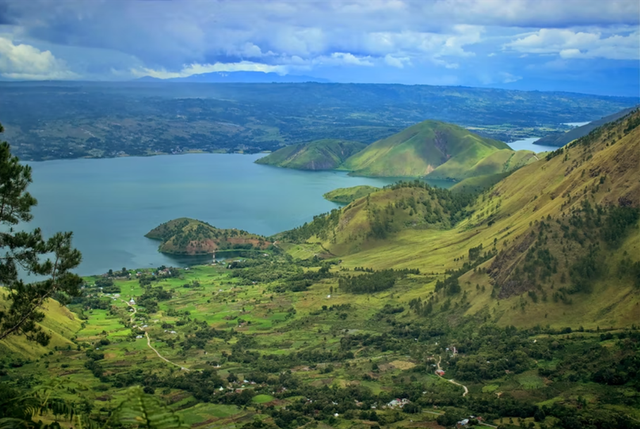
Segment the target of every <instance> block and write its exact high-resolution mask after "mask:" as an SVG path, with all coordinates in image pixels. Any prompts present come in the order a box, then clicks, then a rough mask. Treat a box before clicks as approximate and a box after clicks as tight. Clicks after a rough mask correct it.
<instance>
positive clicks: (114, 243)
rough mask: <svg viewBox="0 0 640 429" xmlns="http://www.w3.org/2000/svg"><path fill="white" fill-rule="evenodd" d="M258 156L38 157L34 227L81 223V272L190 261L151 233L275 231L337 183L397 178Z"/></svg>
mask: <svg viewBox="0 0 640 429" xmlns="http://www.w3.org/2000/svg"><path fill="white" fill-rule="evenodd" d="M261 156H264V155H263V154H256V155H227V154H193V155H182V156H156V157H148V158H144V157H142V158H114V159H76V160H58V161H46V162H37V163H30V165H31V166H32V167H33V181H34V183H33V184H32V185H31V186H30V188H29V189H30V192H31V193H32V194H33V195H34V196H35V197H36V198H37V199H38V202H39V204H38V206H37V207H35V209H34V211H33V213H34V221H33V222H32V225H33V226H40V227H41V228H42V229H43V232H44V233H45V235H46V236H49V235H50V234H52V233H54V232H56V231H73V232H74V245H75V246H76V247H77V248H78V249H79V250H80V251H81V252H82V254H83V262H82V264H81V265H80V267H79V269H78V272H79V273H80V274H82V275H87V274H99V273H104V272H106V271H107V270H109V269H110V268H111V269H118V270H119V269H121V268H122V267H127V268H140V267H149V266H160V265H162V264H166V265H173V266H176V265H184V264H187V263H188V262H192V260H185V259H184V258H183V259H176V258H173V257H169V256H166V255H163V254H161V253H159V252H158V251H157V249H158V244H159V243H158V242H157V241H153V240H150V239H147V238H145V237H144V234H146V233H147V232H148V231H149V230H151V229H152V228H154V227H156V226H157V225H159V224H160V223H162V222H166V221H168V220H171V219H174V218H177V217H183V216H184V217H192V218H196V219H200V220H203V221H206V222H209V223H210V224H212V225H214V226H216V227H219V228H240V229H244V230H247V231H250V232H254V233H258V234H264V235H271V234H274V233H277V232H280V231H283V230H287V229H291V228H294V227H296V226H298V225H301V224H303V223H304V222H307V221H310V220H311V219H313V216H314V215H317V214H320V213H324V212H327V211H330V210H331V209H334V208H336V207H338V206H337V205H336V204H334V203H331V202H329V201H326V200H325V199H324V198H322V195H323V194H324V193H325V192H328V191H330V190H332V189H335V188H340V187H348V186H355V185H372V186H384V185H386V184H389V183H392V182H393V181H394V180H392V179H375V178H364V177H350V176H347V174H346V173H344V172H335V171H322V172H310V171H296V170H289V169H281V168H275V167H269V166H264V165H258V164H254V162H253V161H255V160H256V159H257V158H259V157H261Z"/></svg>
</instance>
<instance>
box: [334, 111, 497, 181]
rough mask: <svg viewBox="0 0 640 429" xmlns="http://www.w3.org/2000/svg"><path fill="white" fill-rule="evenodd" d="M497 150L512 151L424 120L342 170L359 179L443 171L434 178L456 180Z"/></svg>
mask: <svg viewBox="0 0 640 429" xmlns="http://www.w3.org/2000/svg"><path fill="white" fill-rule="evenodd" d="M498 150H510V149H509V146H507V145H506V144H505V143H502V142H499V141H497V140H492V139H488V138H484V137H480V136H478V135H477V134H473V133H471V132H470V131H468V130H465V129H464V128H461V127H458V126H456V125H452V124H447V123H444V122H438V121H424V122H420V123H419V124H416V125H413V126H411V127H409V128H407V129H405V130H403V131H401V132H399V133H397V134H394V135H392V136H390V137H387V138H386V139H382V140H379V141H377V142H375V143H372V144H371V145H369V146H368V147H367V148H366V149H364V150H363V151H362V152H359V153H357V154H355V155H353V156H352V157H350V158H349V159H347V161H346V162H345V163H344V164H343V165H342V166H341V167H340V168H341V169H344V170H348V171H351V172H352V173H353V174H356V175H359V176H386V177H422V176H426V175H429V174H430V173H432V172H434V170H435V171H438V170H437V169H438V168H442V169H444V170H446V174H444V175H442V174H440V175H437V177H436V176H433V178H446V179H455V178H460V177H461V174H463V173H464V172H465V171H467V170H469V169H470V168H471V167H473V166H474V165H475V164H477V163H478V162H479V161H480V160H481V159H483V158H485V157H486V156H489V155H490V154H492V153H493V152H495V151H498ZM446 166H449V167H446ZM429 177H431V176H429Z"/></svg>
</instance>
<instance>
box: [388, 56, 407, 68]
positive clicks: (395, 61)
mask: <svg viewBox="0 0 640 429" xmlns="http://www.w3.org/2000/svg"><path fill="white" fill-rule="evenodd" d="M384 62H385V64H386V65H388V66H391V67H396V68H399V69H402V68H404V66H405V64H407V65H411V58H409V57H394V56H393V55H391V54H387V55H385V56H384Z"/></svg>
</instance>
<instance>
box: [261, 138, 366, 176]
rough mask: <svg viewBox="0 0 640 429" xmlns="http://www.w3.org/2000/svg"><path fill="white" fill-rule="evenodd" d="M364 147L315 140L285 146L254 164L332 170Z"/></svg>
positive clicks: (341, 142)
mask: <svg viewBox="0 0 640 429" xmlns="http://www.w3.org/2000/svg"><path fill="white" fill-rule="evenodd" d="M365 147H366V145H365V144H364V143H360V142H355V141H348V140H332V139H323V140H316V141H313V142H309V143H303V144H295V145H291V146H285V147H283V148H281V149H278V150H277V151H275V152H273V153H271V154H269V155H267V156H265V157H264V158H260V159H258V160H257V161H256V163H257V164H265V165H273V166H275V167H286V168H294V169H297V170H333V169H335V168H337V167H338V166H340V164H342V163H343V162H344V161H345V160H346V159H347V158H349V157H350V156H351V155H353V154H355V153H358V152H360V151H361V150H362V149H364V148H365Z"/></svg>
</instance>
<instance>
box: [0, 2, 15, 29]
mask: <svg viewBox="0 0 640 429" xmlns="http://www.w3.org/2000/svg"><path fill="white" fill-rule="evenodd" d="M15 23H16V21H15V19H14V17H13V15H12V14H11V11H10V10H9V4H8V3H7V2H6V1H3V0H0V25H11V24H15Z"/></svg>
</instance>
